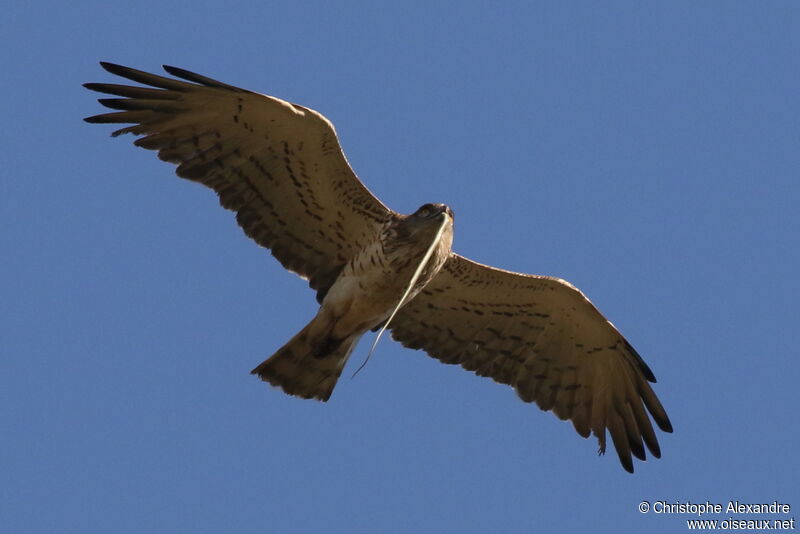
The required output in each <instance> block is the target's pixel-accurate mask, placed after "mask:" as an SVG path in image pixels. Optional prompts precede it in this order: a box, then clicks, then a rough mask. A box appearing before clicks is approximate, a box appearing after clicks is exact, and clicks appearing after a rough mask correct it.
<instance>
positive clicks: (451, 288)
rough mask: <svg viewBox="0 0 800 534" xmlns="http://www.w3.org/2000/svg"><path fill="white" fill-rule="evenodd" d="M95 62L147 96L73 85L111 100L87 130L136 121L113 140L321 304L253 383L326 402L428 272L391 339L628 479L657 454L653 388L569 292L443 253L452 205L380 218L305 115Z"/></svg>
mask: <svg viewBox="0 0 800 534" xmlns="http://www.w3.org/2000/svg"><path fill="white" fill-rule="evenodd" d="M101 65H102V66H103V68H104V69H106V70H107V71H108V72H110V73H112V74H116V75H118V76H121V77H123V78H127V79H128V80H132V81H134V82H138V83H140V84H143V85H144V86H131V85H117V84H110V83H87V84H84V86H85V87H86V88H88V89H91V90H93V91H98V92H101V93H106V94H110V95H114V96H116V97H121V98H102V99H100V100H99V102H100V103H101V104H103V105H104V106H106V107H108V108H111V109H113V110H117V111H115V112H112V113H105V114H101V115H95V116H92V117H88V118H86V119H85V120H86V121H87V122H92V123H113V124H131V125H132V126H127V127H124V128H121V129H119V130H116V131H115V132H113V134H112V135H114V136H116V135H119V134H123V133H132V134H134V135H137V136H140V137H139V138H138V139H137V140H136V141H135V144H136V145H137V146H140V147H142V148H146V149H150V150H156V151H157V152H158V157H159V158H161V159H162V160H164V161H168V162H171V163H174V164H176V165H177V166H178V167H177V169H176V172H177V174H178V176H181V177H182V178H187V179H189V180H192V181H195V182H199V183H202V184H204V185H206V186H208V187H210V188H212V189H213V190H214V191H216V192H217V194H218V195H219V198H220V203H221V204H222V206H223V207H225V208H227V209H229V210H233V211H235V212H236V220H237V222H238V223H239V225H240V226H241V227H242V229H243V230H244V232H245V233H246V234H247V235H248V236H249V237H251V238H252V239H253V240H254V241H256V242H257V243H258V244H259V245H261V246H263V247H266V248H268V249H269V250H270V251H271V252H272V254H273V255H274V256H275V257H276V258H277V259H278V261H280V262H281V264H282V265H283V266H284V267H285V268H286V269H288V270H290V271H293V272H295V273H297V274H298V275H300V276H301V277H303V278H305V279H307V280H308V281H309V284H310V286H311V287H312V288H313V289H315V290H316V292H317V300H318V301H319V303H320V308H319V311H318V312H317V314H316V316H315V317H314V318H313V319H312V320H311V322H310V323H309V324H308V325H307V326H306V327H305V328H303V329H302V330H301V331H300V332H299V333H298V334H297V335H295V336H294V337H293V338H292V339H291V340H290V341H289V342H288V343H286V344H285V345H284V346H283V347H281V348H280V349H278V351H277V352H276V353H275V354H274V355H273V356H271V357H270V358H268V359H267V360H265V361H264V362H263V363H261V364H260V365H258V366H257V367H256V368H255V369H254V370H253V371H252V372H253V374H256V375H258V376H259V377H260V378H261V379H262V380H264V381H266V382H269V383H271V384H273V385H275V386H278V387H280V388H282V389H283V390H284V391H285V392H286V393H289V394H291V395H296V396H299V397H303V398H314V399H318V400H322V401H326V400H328V398H329V397H330V395H331V393H332V391H333V388H334V387H335V386H336V382H337V380H338V378H339V376H340V374H341V372H342V369H343V367H344V365H345V363H346V361H347V358H348V356H349V355H350V352H351V351H352V349H353V347H354V346H355V344H356V343H357V342H358V340H359V339H360V338H361V336H362V335H363V334H364V333H365V332H366V331H368V330H371V329H376V328H379V327H380V326H382V325H383V324H384V323H385V322H386V321H387V319H388V318H389V316H390V315H391V314H392V312H393V311H394V309H395V307H396V306H397V305H398V304H399V303H400V300H401V299H402V298H403V295H405V294H406V290H407V289H409V287H408V286H409V285H410V283H411V282H412V277H414V275H415V272H416V271H417V268H418V267H419V266H420V264H421V262H422V260H423V259H426V260H427V261H425V262H424V263H423V264H422V266H421V268H420V270H421V272H419V273H416V274H417V277H416V280H415V281H414V284H413V286H412V287H411V288H410V291H409V292H408V295H407V296H406V298H405V300H404V301H403V305H402V307H401V308H400V309H399V311H397V313H396V315H395V316H394V318H393V319H392V320H391V322H390V323H389V324H388V328H389V329H390V330H391V332H392V337H393V338H394V339H396V340H397V341H399V342H400V343H402V344H403V345H405V346H406V347H410V348H415V349H423V350H424V351H426V352H427V353H428V354H430V355H431V356H433V357H435V358H437V359H439V360H441V361H442V362H445V363H452V364H460V365H461V366H462V367H464V368H465V369H468V370H470V371H473V372H475V373H476V374H478V375H480V376H487V377H491V378H492V379H494V380H495V381H497V382H500V383H503V384H508V385H510V386H512V387H513V388H514V389H515V390H516V391H517V394H518V395H519V396H520V398H521V399H522V400H523V401H525V402H536V404H538V405H539V407H541V408H542V409H543V410H552V411H553V413H555V414H556V415H557V416H558V417H559V418H561V419H569V420H571V421H572V423H573V425H574V426H575V430H577V432H578V433H579V434H580V435H581V436H583V437H588V436H589V435H590V434H591V433H594V435H595V436H597V438H598V440H599V443H600V451H601V452H604V451H605V448H606V430H608V433H609V434H610V435H611V439H612V442H613V443H614V447H615V448H616V450H617V453H618V456H619V459H620V462H621V463H622V465H623V467H624V468H625V469H626V470H627V471H629V472H633V461H632V456H635V457H637V458H639V459H642V460H644V459H645V458H646V455H645V447H646V448H647V449H649V450H650V452H651V454H652V455H653V456H655V457H660V455H661V451H660V448H659V445H658V440H657V438H656V434H655V431H654V429H653V425H652V424H651V418H652V420H653V421H655V423H656V424H657V425H658V427H659V428H661V430H663V431H665V432H672V425H671V423H670V421H669V418H668V417H667V414H666V412H665V410H664V408H663V407H662V405H661V403H660V401H659V400H658V397H656V394H655V393H654V392H653V389H652V388H651V386H650V384H649V382H655V377H654V376H653V373H652V371H651V370H650V368H649V367H648V366H647V364H645V362H644V361H643V360H642V358H641V357H640V356H639V354H638V353H637V352H636V351H635V350H634V349H633V347H632V346H631V345H630V344H629V343H628V342H627V341H626V340H625V338H624V337H623V336H622V335H621V334H620V333H619V332H618V331H617V329H616V328H615V327H614V326H613V325H612V324H611V323H610V322H608V321H607V320H606V319H605V317H603V315H602V314H600V312H599V311H598V310H597V309H596V308H595V307H594V305H592V303H591V302H590V301H589V300H588V299H587V298H586V297H585V296H584V295H583V293H581V292H580V291H579V290H578V289H577V288H575V287H573V286H572V285H570V284H569V283H567V282H565V281H563V280H559V279H557V278H551V277H546V276H535V275H526V274H519V273H513V272H509V271H504V270H501V269H496V268H493V267H489V266H486V265H481V264H479V263H476V262H473V261H471V260H468V259H466V258H463V257H461V256H459V255H458V254H455V253H454V252H452V251H451V246H452V239H453V213H452V211H451V210H450V208H449V207H447V206H445V205H443V204H425V205H423V206H422V207H420V208H419V209H418V210H417V211H416V212H415V213H413V214H410V215H401V214H398V213H395V212H394V211H392V210H390V209H389V208H387V207H386V206H385V205H384V204H383V203H381V202H380V200H378V199H377V198H376V197H375V196H374V195H372V193H370V191H369V190H368V189H367V188H366V187H365V186H364V184H362V183H361V181H359V179H358V178H357V177H356V175H355V173H354V172H353V170H352V169H351V168H350V165H349V164H348V163H347V159H346V158H345V156H344V153H343V152H342V149H341V147H340V146H339V141H338V139H337V137H336V132H335V130H334V128H333V125H332V124H331V123H330V122H329V121H328V120H327V119H326V118H325V117H323V116H322V115H321V114H319V113H318V112H316V111H314V110H311V109H308V108H305V107H303V106H299V105H297V104H291V103H289V102H286V101H284V100H280V99H278V98H274V97H271V96H266V95H262V94H259V93H254V92H251V91H247V90H244V89H240V88H238V87H234V86H231V85H227V84H224V83H221V82H218V81H216V80H212V79H210V78H206V77H204V76H200V75H198V74H195V73H192V72H188V71H185V70H182V69H178V68H175V67H168V66H165V67H164V69H165V70H166V71H167V73H169V74H172V75H173V76H175V77H177V78H180V79H175V78H169V77H164V76H158V75H155V74H150V73H147V72H142V71H138V70H135V69H131V68H128V67H123V66H120V65H115V64H112V63H101ZM431 248H432V253H431V251H429V249H431ZM427 258H430V259H427ZM648 414H649V415H648Z"/></svg>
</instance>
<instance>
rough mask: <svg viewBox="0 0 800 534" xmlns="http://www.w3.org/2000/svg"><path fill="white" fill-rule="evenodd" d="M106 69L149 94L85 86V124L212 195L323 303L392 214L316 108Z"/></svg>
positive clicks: (209, 83) (197, 79) (181, 73)
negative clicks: (109, 130) (98, 126)
mask: <svg viewBox="0 0 800 534" xmlns="http://www.w3.org/2000/svg"><path fill="white" fill-rule="evenodd" d="M101 65H102V66H103V68H104V69H106V70H107V71H109V72H111V73H112V74H116V75H118V76H121V77H123V78H127V79H129V80H133V81H135V82H139V83H142V84H146V85H148V86H150V87H136V86H129V85H116V84H109V83H87V84H84V86H85V87H86V88H88V89H91V90H93V91H98V92H101V93H108V94H111V95H116V96H120V97H123V98H104V99H100V100H99V102H100V103H101V104H103V105H104V106H106V107H108V108H111V109H115V110H121V111H117V112H113V113H106V114H103V115H95V116H93V117H88V118H86V119H85V120H86V121H87V122H92V123H123V124H133V126H129V127H126V128H122V129H120V130H117V131H115V132H114V133H113V134H112V135H114V136H116V135H119V134H122V133H132V134H135V135H141V136H144V137H141V138H139V139H137V140H136V141H135V143H134V144H135V145H137V146H140V147H142V148H146V149H150V150H157V151H158V157H159V158H161V159H162V160H164V161H169V162H171V163H175V164H177V165H178V168H177V170H176V172H177V174H178V176H180V177H182V178H187V179H189V180H193V181H195V182H199V183H201V184H204V185H206V186H208V187H210V188H212V189H214V191H216V192H217V194H218V195H219V197H220V203H221V204H222V206H223V207H224V208H227V209H230V210H233V211H236V212H237V216H236V219H237V221H238V222H239V225H240V226H241V227H242V229H243V230H244V232H245V233H246V234H247V235H248V236H250V237H251V238H253V239H254V240H255V241H256V242H257V243H258V244H260V245H262V246H264V247H267V248H269V249H271V251H272V254H273V255H274V256H275V257H276V258H277V259H278V260H279V261H280V262H281V264H283V266H284V267H286V268H287V269H289V270H291V271H293V272H295V273H297V274H299V275H300V276H302V277H304V278H307V279H308V280H309V283H310V285H311V287H312V288H314V289H317V290H318V294H317V298H318V299H320V300H321V299H322V297H324V294H325V292H326V291H327V289H328V288H329V287H330V285H331V284H332V283H333V281H334V280H335V278H336V276H337V275H338V273H339V270H340V269H341V267H342V266H343V264H345V263H346V262H347V261H348V260H349V259H350V257H351V256H353V254H354V252H355V251H356V250H359V249H360V248H362V246H363V245H364V244H365V243H367V242H369V241H371V240H373V239H374V237H375V236H376V235H378V233H379V231H380V228H381V227H382V225H383V224H384V223H385V222H387V221H388V220H390V219H391V218H392V217H394V216H395V214H394V212H392V211H391V210H389V209H388V208H387V207H386V206H384V205H383V204H382V203H381V202H380V201H379V200H378V199H377V198H375V196H373V195H372V194H371V193H370V192H369V190H367V188H366V187H364V185H363V184H362V183H361V182H360V181H359V180H358V178H357V177H356V175H355V173H353V171H352V169H351V168H350V165H349V164H348V163H347V160H346V159H345V156H344V153H343V152H342V149H341V147H340V146H339V141H338V139H337V137H336V132H335V130H334V128H333V125H332V124H331V123H330V122H329V121H328V120H327V119H326V118H325V117H323V116H322V115H321V114H319V113H317V112H316V111H314V110H311V109H308V108H304V107H302V106H298V105H296V104H291V103H289V102H286V101H283V100H280V99H277V98H274V97H270V96H266V95H261V94H258V93H253V92H250V91H247V90H244V89H239V88H237V87H233V86H230V85H226V84H224V83H221V82H218V81H215V80H212V79H209V78H206V77H204V76H200V75H198V74H194V73H191V72H187V71H185V70H182V69H177V68H175V67H168V66H165V67H164V69H165V70H166V71H167V72H168V73H170V74H172V75H174V76H177V77H179V78H183V79H184V80H188V81H182V80H176V79H174V78H167V77H163V76H157V75H155V74H149V73H146V72H142V71H138V70H134V69H131V68H128V67H123V66H120V65H114V64H111V63H101Z"/></svg>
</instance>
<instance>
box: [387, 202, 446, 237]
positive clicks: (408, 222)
mask: <svg viewBox="0 0 800 534" xmlns="http://www.w3.org/2000/svg"><path fill="white" fill-rule="evenodd" d="M442 223H444V224H445V231H446V232H448V233H449V232H450V231H451V229H452V226H453V210H451V209H450V208H449V207H448V206H447V205H445V204H423V205H422V206H421V207H420V208H419V209H418V210H417V211H415V212H414V213H412V214H411V215H406V216H404V217H403V218H402V219H401V220H400V221H399V225H398V228H397V230H398V231H399V233H400V235H404V236H407V237H411V236H414V237H415V238H419V239H423V240H424V238H425V237H427V236H428V234H430V237H431V238H433V236H434V235H435V233H436V232H437V231H438V230H439V227H440V226H441V225H442Z"/></svg>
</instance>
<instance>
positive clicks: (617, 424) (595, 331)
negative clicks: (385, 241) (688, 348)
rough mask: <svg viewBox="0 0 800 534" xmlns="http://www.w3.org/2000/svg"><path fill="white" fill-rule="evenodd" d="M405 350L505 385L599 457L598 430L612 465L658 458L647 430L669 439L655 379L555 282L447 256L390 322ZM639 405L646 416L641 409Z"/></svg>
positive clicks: (584, 303) (577, 296) (610, 328)
mask: <svg viewBox="0 0 800 534" xmlns="http://www.w3.org/2000/svg"><path fill="white" fill-rule="evenodd" d="M390 329H391V330H392V336H393V337H394V339H396V340H398V341H400V342H401V343H402V344H403V345H405V346H406V347H410V348H414V349H423V350H425V351H426V352H427V353H428V354H430V355H431V356H433V357H435V358H437V359H439V360H441V361H442V362H444V363H450V364H460V365H461V366H462V367H464V368H465V369H467V370H470V371H474V372H475V373H476V374H477V375H479V376H487V377H491V378H493V379H494V380H495V381H497V382H500V383H502V384H508V385H510V386H512V387H513V388H514V389H515V390H516V391H517V394H518V395H519V397H520V398H521V399H522V400H523V401H525V402H536V404H538V405H539V407H540V408H541V409H543V410H552V411H553V412H554V413H555V414H556V415H557V416H558V417H559V418H561V419H571V420H572V423H573V425H574V426H575V430H577V432H578V434H580V435H581V436H583V437H584V438H586V437H589V434H590V433H591V432H594V434H595V436H597V438H598V440H599V442H600V452H605V448H606V429H608V430H609V433H610V434H611V439H612V441H613V443H614V446H615V448H616V450H617V453H618V455H619V459H620V462H621V463H622V466H623V467H624V468H625V469H626V470H627V471H629V472H633V461H632V458H631V454H633V456H636V457H637V458H639V459H641V460H644V459H645V458H646V455H645V450H644V446H643V444H642V441H644V444H646V445H647V448H648V449H649V450H650V452H651V453H652V455H653V456H655V457H656V458H658V457H660V456H661V451H660V448H659V445H658V440H657V439H656V435H655V432H654V431H653V426H652V425H651V423H650V419H649V417H648V415H647V412H648V411H649V412H650V414H651V416H652V417H653V420H654V421H655V422H656V424H657V425H658V426H659V427H660V428H661V429H662V430H663V431H665V432H672V424H671V423H670V421H669V418H668V417H667V414H666V412H665V411H664V408H663V407H662V406H661V403H660V402H659V400H658V398H657V397H656V395H655V393H654V392H653V390H652V388H651V387H650V385H649V384H648V381H649V382H655V381H656V379H655V377H654V376H653V373H652V372H651V371H650V368H649V367H648V366H647V365H646V364H645V363H644V361H643V360H642V359H641V357H640V356H639V354H638V353H637V352H636V351H635V350H634V349H633V347H632V346H631V345H630V344H629V343H628V342H627V341H626V340H625V338H623V337H622V335H621V334H620V333H619V332H618V331H617V329H616V328H615V327H614V325H612V324H611V323H610V322H608V321H607V320H606V318H605V317H603V316H602V315H601V314H600V312H599V311H597V309H596V308H595V307H594V305H593V304H592V303H591V302H590V301H589V300H588V299H587V298H586V297H585V296H584V295H583V294H582V293H581V292H580V291H578V289H576V288H575V287H573V286H572V285H570V284H569V283H567V282H565V281H563V280H559V279H556V278H549V277H544V276H533V275H524V274H518V273H513V272H509V271H504V270H500V269H495V268H493V267H489V266H486V265H481V264H479V263H476V262H473V261H471V260H468V259H466V258H463V257H461V256H459V255H457V254H452V255H451V257H450V258H449V259H448V260H447V262H446V263H445V265H444V267H443V268H442V270H441V271H440V272H439V274H437V275H436V277H435V278H434V279H433V281H432V282H431V283H430V284H429V285H428V286H426V287H425V289H423V290H422V292H420V293H419V294H418V295H417V296H416V297H415V298H414V299H413V300H412V301H411V302H409V303H408V304H407V305H405V306H404V307H403V308H402V309H401V310H400V312H399V313H398V314H397V316H396V317H395V319H394V321H393V323H392V324H391V325H390ZM645 408H646V409H645Z"/></svg>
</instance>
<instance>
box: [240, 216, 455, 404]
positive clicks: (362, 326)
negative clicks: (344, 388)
mask: <svg viewBox="0 0 800 534" xmlns="http://www.w3.org/2000/svg"><path fill="white" fill-rule="evenodd" d="M420 210H430V211H431V212H432V216H431V217H418V216H417V214H413V215H410V216H408V217H403V218H397V219H394V220H392V221H391V222H389V223H387V224H386V227H385V228H384V230H383V231H382V232H381V233H380V234H379V235H378V236H376V238H375V239H374V240H373V241H370V242H368V243H367V244H366V245H365V246H364V248H363V249H361V250H360V251H358V252H356V254H355V255H354V256H353V257H352V258H351V259H350V261H348V262H347V264H346V265H345V267H344V268H343V269H342V271H341V273H339V275H338V276H337V277H336V281H335V282H334V283H333V285H332V286H331V287H330V289H329V290H328V292H327V294H326V295H325V297H324V298H323V299H322V303H321V305H320V308H319V311H318V312H317V315H316V316H315V317H314V318H313V319H312V320H311V322H310V323H309V324H308V325H307V326H306V327H305V328H304V329H303V330H302V331H301V332H300V333H299V334H297V335H296V336H295V337H294V338H292V339H291V340H290V341H289V342H288V343H287V344H286V345H284V346H283V347H281V349H280V350H278V352H276V353H275V354H274V355H273V356H272V357H270V358H269V359H267V360H265V361H264V362H263V363H262V364H261V365H259V366H258V367H256V368H255V369H253V374H257V375H258V376H260V377H261V379H262V380H265V381H266V382H270V383H271V384H273V385H275V386H280V387H281V388H283V390H284V391H286V392H287V393H289V394H291V395H297V396H298V397H303V398H315V399H319V400H328V398H329V397H330V395H331V393H332V391H333V388H334V387H335V385H336V381H337V379H338V378H339V375H340V374H341V372H342V369H343V368H344V365H345V363H346V362H347V358H348V357H349V356H350V352H351V351H352V349H353V347H354V346H355V344H356V343H358V340H359V339H360V338H361V336H362V335H363V334H364V333H365V332H366V331H368V330H371V329H373V328H375V327H376V326H378V325H380V324H381V323H383V322H384V321H386V320H387V319H388V318H389V316H390V314H391V313H392V310H393V309H394V308H395V307H396V305H397V303H399V302H400V300H401V299H402V298H403V294H404V293H405V289H406V288H407V286H408V285H409V284H410V282H411V280H412V277H413V275H414V272H415V270H416V268H417V266H418V265H419V264H420V262H421V261H422V260H423V255H424V254H425V252H426V249H427V248H428V246H429V245H431V244H433V245H434V247H435V248H434V250H433V254H432V257H431V259H430V260H429V261H427V262H426V264H425V265H424V266H423V270H422V272H421V276H419V278H418V280H416V281H415V284H414V287H412V288H411V291H410V293H409V294H408V296H407V297H406V300H410V299H413V298H414V297H415V296H416V295H417V293H419V291H420V290H422V288H423V287H425V286H426V285H427V284H428V283H429V282H430V281H431V279H433V277H434V276H435V275H436V274H437V273H438V272H439V270H440V269H441V268H442V266H443V265H444V263H445V261H446V260H447V258H448V257H449V256H450V247H451V246H452V243H453V219H452V212H451V211H450V209H449V208H447V207H446V206H443V205H440V206H436V207H434V206H428V205H426V206H423V207H422V208H420ZM418 213H419V212H418ZM441 225H444V227H443V230H444V231H443V232H442V237H441V238H440V239H439V240H437V241H436V242H435V243H434V237H435V234H436V230H437V228H438V226H441ZM409 230H416V232H414V233H413V234H412V235H409ZM411 237H415V238H416V239H410V238H411Z"/></svg>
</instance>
